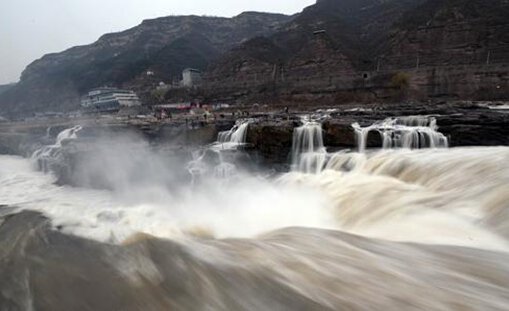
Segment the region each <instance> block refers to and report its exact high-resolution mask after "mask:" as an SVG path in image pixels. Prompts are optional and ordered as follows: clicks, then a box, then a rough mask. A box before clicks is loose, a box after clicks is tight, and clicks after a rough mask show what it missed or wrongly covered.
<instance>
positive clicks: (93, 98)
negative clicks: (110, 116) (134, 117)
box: [81, 87, 141, 110]
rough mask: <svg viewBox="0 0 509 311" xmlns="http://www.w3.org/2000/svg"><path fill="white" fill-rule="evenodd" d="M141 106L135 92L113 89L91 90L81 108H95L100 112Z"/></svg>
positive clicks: (83, 100) (84, 98) (82, 101)
mask: <svg viewBox="0 0 509 311" xmlns="http://www.w3.org/2000/svg"><path fill="white" fill-rule="evenodd" d="M140 105H141V101H140V99H139V98H138V95H136V93H135V92H133V91H128V90H120V89H117V88H111V87H102V88H97V89H94V90H91V91H90V92H89V93H88V95H86V96H85V97H83V99H82V100H81V106H83V107H84V108H95V109H98V110H115V109H119V108H120V107H135V106H140Z"/></svg>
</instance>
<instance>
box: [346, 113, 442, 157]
mask: <svg viewBox="0 0 509 311" xmlns="http://www.w3.org/2000/svg"><path fill="white" fill-rule="evenodd" d="M352 127H353V128H354V130H355V133H356V135H357V144H358V148H359V152H364V151H365V150H366V145H367V141H368V135H369V133H370V132H372V131H376V132H378V133H379V134H380V136H381V138H382V146H381V147H382V148H384V149H390V148H408V149H420V148H447V147H448V146H449V140H448V139H447V137H445V136H444V135H443V134H442V133H440V132H438V126H437V120H436V118H434V117H430V116H410V117H399V118H388V119H385V120H384V121H381V122H377V123H375V124H373V125H371V126H368V127H361V126H360V125H359V124H358V123H355V124H353V125H352Z"/></svg>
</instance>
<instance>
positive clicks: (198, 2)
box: [0, 0, 316, 84]
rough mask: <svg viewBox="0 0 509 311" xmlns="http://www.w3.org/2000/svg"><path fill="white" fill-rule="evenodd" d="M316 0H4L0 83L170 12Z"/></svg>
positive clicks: (291, 8)
mask: <svg viewBox="0 0 509 311" xmlns="http://www.w3.org/2000/svg"><path fill="white" fill-rule="evenodd" d="M315 2H316V1H315V0H214V1H213V0H0V84H4V83H9V82H16V81H18V79H19V76H20V74H21V71H23V69H24V68H25V67H26V66H27V65H28V64H29V63H31V62H32V61H33V60H35V59H37V58H40V57H41V56H42V55H44V54H46V53H51V52H59V51H62V50H65V49H67V48H69V47H72V46H75V45H83V44H89V43H92V42H94V41H95V40H97V39H98V38H99V37H100V36H101V35H102V34H104V33H107V32H114V31H120V30H124V29H127V28H130V27H133V26H136V25H138V24H139V23H140V22H141V21H142V20H144V19H147V18H154V17H161V16H166V15H171V14H175V15H188V14H196V15H216V16H234V15H237V14H239V13H241V12H243V11H264V12H277V13H286V14H293V13H297V12H300V11H301V10H302V9H303V8H304V7H306V6H308V5H311V4H313V3H315Z"/></svg>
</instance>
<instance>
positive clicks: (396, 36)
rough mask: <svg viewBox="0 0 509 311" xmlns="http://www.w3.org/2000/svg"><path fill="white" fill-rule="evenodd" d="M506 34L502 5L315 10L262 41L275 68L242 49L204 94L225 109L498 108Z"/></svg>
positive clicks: (506, 12) (370, 4) (370, 3)
mask: <svg viewBox="0 0 509 311" xmlns="http://www.w3.org/2000/svg"><path fill="white" fill-rule="evenodd" d="M508 30H509V5H508V2H507V1H504V0H502V1H501V0H488V1H483V0H455V1H439V0H427V1H424V0H413V1H395V0H394V1H391V0H389V1H380V0H363V1H339V0H322V1H318V2H317V4H316V5H314V6H311V7H309V8H307V9H305V10H304V11H303V12H302V13H301V14H300V15H299V16H298V17H296V18H295V19H294V20H292V21H291V22H290V23H288V24H286V26H285V27H284V28H283V29H282V30H281V31H279V32H277V33H275V34H274V35H272V36H271V37H268V38H266V39H265V40H266V41H265V46H266V47H270V48H271V52H270V53H268V54H277V55H278V57H277V58H276V59H274V58H266V57H256V55H257V54H256V53H253V51H255V50H256V49H259V48H260V47H259V46H256V47H254V48H251V47H250V46H253V45H257V44H251V43H250V42H246V43H245V44H244V45H243V47H241V48H238V49H235V50H233V51H231V52H229V53H226V54H225V55H224V56H223V57H222V59H221V60H220V61H219V62H217V63H216V64H215V65H213V66H211V67H210V70H209V71H208V72H207V75H206V79H205V80H206V84H205V86H210V88H209V91H210V93H211V96H210V97H211V98H215V97H218V96H223V94H227V95H228V96H229V97H224V98H225V99H231V98H232V96H233V97H234V99H238V97H239V96H241V98H250V99H253V100H255V99H256V100H258V99H260V98H265V99H276V100H281V99H283V100H284V99H290V100H292V101H295V100H299V99H304V100H307V101H310V100H316V99H319V100H327V101H330V102H338V101H342V100H348V101H351V100H362V99H367V100H373V99H383V98H391V99H398V98H405V97H409V98H413V99H428V98H430V97H447V98H468V99H501V98H506V97H507V94H508V91H509V84H508V80H509V76H508V72H509V71H508V64H509V41H508V40H507V33H509V32H508ZM257 40H260V39H257ZM277 51H281V52H280V53H278V52H277ZM266 54H267V53H266ZM225 88H227V89H225ZM235 96H237V97H235Z"/></svg>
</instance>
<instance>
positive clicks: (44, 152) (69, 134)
mask: <svg viewBox="0 0 509 311" xmlns="http://www.w3.org/2000/svg"><path fill="white" fill-rule="evenodd" d="M82 129H83V127H82V126H81V125H77V126H74V127H71V128H68V129H66V130H63V131H62V132H60V133H59V134H58V136H57V138H56V141H55V144H54V145H50V146H44V147H42V148H41V149H39V150H37V151H35V152H34V153H33V154H32V159H33V160H34V161H36V163H37V166H38V168H39V169H40V170H42V171H44V172H48V171H49V168H50V166H51V164H53V163H59V162H61V156H62V152H61V150H62V146H63V144H64V142H66V141H69V140H75V139H77V138H78V133H79V132H80V131H81V130H82ZM49 130H50V128H48V130H47V132H48V133H49Z"/></svg>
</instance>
